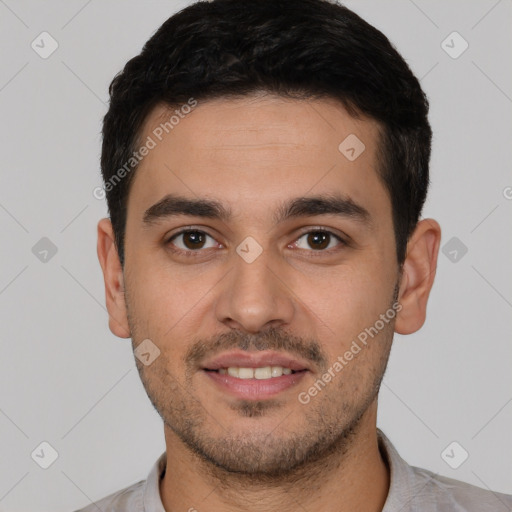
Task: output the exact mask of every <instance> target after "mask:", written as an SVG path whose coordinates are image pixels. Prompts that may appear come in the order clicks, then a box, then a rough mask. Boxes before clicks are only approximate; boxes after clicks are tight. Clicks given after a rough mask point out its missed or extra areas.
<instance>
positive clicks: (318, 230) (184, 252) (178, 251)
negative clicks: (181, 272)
mask: <svg viewBox="0 0 512 512" xmlns="http://www.w3.org/2000/svg"><path fill="white" fill-rule="evenodd" d="M190 232H197V233H201V234H203V235H206V236H209V237H210V238H212V239H214V240H215V238H214V237H213V236H211V235H210V234H208V233H207V232H206V231H203V230H201V229H196V228H193V227H188V228H186V229H182V230H181V231H179V232H177V233H174V234H173V235H172V236H170V237H169V238H168V239H167V240H166V241H165V245H166V246H168V247H169V249H170V250H171V251H172V252H174V253H176V254H180V255H182V256H186V257H192V258H195V257H199V256H202V254H201V253H202V252H204V250H202V249H197V250H183V249H179V248H175V247H173V243H172V241H173V240H174V239H176V238H177V237H179V236H180V235H184V234H186V233H190ZM310 233H325V234H328V235H330V236H332V237H334V238H335V239H336V240H337V241H338V242H339V244H338V246H336V247H335V248H331V249H319V250H314V249H310V250H307V249H299V250H300V251H304V252H305V253H309V254H308V256H307V257H310V258H316V257H318V256H322V255H325V254H331V253H332V252H336V251H337V250H340V248H342V247H347V246H349V243H348V242H347V241H346V240H344V239H343V238H342V237H341V236H339V235H337V234H336V233H333V232H332V231H329V230H327V229H325V228H314V229H309V230H308V231H304V232H303V233H301V234H300V235H299V236H298V237H297V238H296V239H295V240H294V241H293V242H292V244H295V243H296V242H297V241H298V240H300V239H301V238H302V237H303V236H305V235H308V234H310ZM292 244H289V245H292Z"/></svg>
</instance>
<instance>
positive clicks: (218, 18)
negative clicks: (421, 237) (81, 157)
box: [101, 0, 432, 265]
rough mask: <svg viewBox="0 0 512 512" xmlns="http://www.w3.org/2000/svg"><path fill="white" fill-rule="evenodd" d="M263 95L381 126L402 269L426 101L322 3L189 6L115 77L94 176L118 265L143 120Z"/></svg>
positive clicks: (240, 1) (371, 31)
mask: <svg viewBox="0 0 512 512" xmlns="http://www.w3.org/2000/svg"><path fill="white" fill-rule="evenodd" d="M261 91H262V92H267V93H271V94H276V95H279V96H282V97H287V98H297V99H318V98H333V99H335V100H338V101H339V102H341V104H343V105H344V106H345V108H346V109H347V110H348V112H349V113H350V114H351V115H353V116H354V117H360V116H361V115H362V116H366V117H369V118H371V119H374V120H376V121H378V123H379V125H380V127H381V136H380V141H379V148H380V150H379V155H378V161H379V169H378V173H379V176H380V177H381V179H382V180H383V183H384V184H385V186H386V189H387V191H388V192H389V196H390V200H391V205H392V211H393V225H394V232H395V239H396V254H397V260H398V263H399V264H400V265H401V264H402V263H403V261H404V259H405V256H406V249H407V242H408V239H409V237H410V235H411V233H412V232H413V230H414V228H415V226H416V224H417V222H418V220H419V216H420V214H421V210H422V208H423V204H424V202H425V198H426V195H427V189H428V185H429V168H428V167H429V160H430V147H431V138H432V131H431V128H430V125H429V122H428V118H427V115H428V100H427V98H426V96H425V94H424V92H423V91H422V89H421V86H420V83H419V81H418V80H417V78H416V77H415V76H414V75H413V73H412V72H411V70H410V68H409V66H408V65H407V64H406V62H405V61H404V59H403V58H402V57H401V56H400V54H399V53H398V52H397V51H396V49H395V48H394V47H393V45H392V44H391V43H390V42H389V40H388V39H387V38H386V36H384V35H383V34H382V33H381V32H380V31H379V30H377V29H376V28H374V27H373V26H371V25H370V24H369V23H367V22H366V21H364V20H363V19H362V18H360V17H359V16H358V15H357V14H355V13H354V12H352V11H351V10H349V9H347V8H346V7H344V6H342V5H340V4H338V3H336V2H334V1H329V0H213V1H210V2H207V1H200V2H197V3H194V4H191V5H190V6H188V7H186V8H184V9H183V10H181V11H180V12H178V13H176V14H175V15H173V16H171V17H170V18H169V19H168V20H167V21H166V22H165V23H164V24H163V25H162V26H161V27H160V28H159V29H158V30H157V32H156V33H155V34H154V35H153V36H152V37H151V38H150V39H149V40H148V41H147V43H146V44H145V45H144V47H143V49H142V51H141V53H140V55H138V56H136V57H134V58H132V59H131V60H130V61H128V63H127V64H126V65H125V67H124V69H123V71H122V72H121V73H119V74H118V75H117V76H116V77H115V78H114V80H113V81H112V83H111V84H110V88H109V92H110V105H109V110H108V112H107V114H106V115H105V118H104V120H103V146H102V153H101V171H102V175H103V180H104V182H105V191H106V197H107V203H108V208H109V214H110V219H111V221H112V225H113V230H114V236H115V243H116V247H117V250H118V253H119V257H120V260H121V263H122V264H124V238H125V236H124V235H125V227H126V213H127V202H128V194H129V191H130V183H131V182H132V180H133V176H134V173H135V172H136V167H137V166H136V163H135V160H134V159H133V153H134V151H136V150H137V147H138V146H139V145H140V143H141V141H140V135H141V132H142V129H143V127H144V122H145V120H146V119H147V117H148V115H149V113H150V112H151V111H152V109H153V108H154V107H155V106H156V105H158V104H162V103H164V104H168V105H169V106H179V105H184V104H187V103H190V100H191V98H193V99H194V101H206V100H209V99H216V98H238V97H243V96H247V95H249V94H251V93H255V92H261ZM340 142H341V141H340ZM130 159H132V160H130ZM129 161H130V162H132V164H131V166H132V167H133V169H131V168H127V162H129ZM121 169H125V171H124V172H120V171H121ZM129 171H131V172H129ZM121 177H122V179H120V178H121Z"/></svg>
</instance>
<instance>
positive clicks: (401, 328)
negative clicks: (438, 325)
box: [395, 219, 441, 334]
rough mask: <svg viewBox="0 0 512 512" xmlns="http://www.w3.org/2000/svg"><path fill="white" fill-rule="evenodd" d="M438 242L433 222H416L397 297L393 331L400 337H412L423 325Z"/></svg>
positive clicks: (437, 230) (439, 235) (424, 220)
mask: <svg viewBox="0 0 512 512" xmlns="http://www.w3.org/2000/svg"><path fill="white" fill-rule="evenodd" d="M440 242H441V227H440V226H439V224H438V223H437V222H436V221H435V220H433V219H423V220H421V221H420V222H418V224H417V225H416V229H415V230H414V232H413V234H412V235H411V237H410V239H409V243H408V244H407V256H406V258H405V261H404V264H403V270H402V279H401V282H400V291H399V297H398V300H399V302H400V304H401V305H402V309H401V310H400V312H399V314H398V315H397V320H396V323H395V331H396V332H397V333H399V334H412V333H413V332H416V331H417V330H419V329H420V328H421V326H422V325H423V324H424V322H425V318H426V314H427V302H428V297H429V295H430V290H431V289H432V285H433V284H434V277H435V273H436V268H437V256H438V253H439V245H440Z"/></svg>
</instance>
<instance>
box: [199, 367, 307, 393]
mask: <svg viewBox="0 0 512 512" xmlns="http://www.w3.org/2000/svg"><path fill="white" fill-rule="evenodd" d="M203 373H205V374H206V376H207V377H209V378H210V379H212V380H213V381H214V382H215V383H216V384H217V385H218V386H219V387H220V388H221V389H222V390H223V391H227V392H229V393H230V394H231V395H233V396H235V397H237V398H245V399H246V400H262V399H265V398H270V397H273V396H275V395H277V394H278V393H280V392H282V391H285V390H286V389H289V388H291V387H293V386H295V385H296V384H298V383H299V382H300V381H301V380H302V379H303V378H304V375H306V373H307V371H301V372H296V373H291V374H290V375H282V376H281V377H271V378H270V379H238V378H236V377H232V376H231V375H228V374H220V373H219V372H213V371H206V370H203Z"/></svg>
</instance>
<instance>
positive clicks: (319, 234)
mask: <svg viewBox="0 0 512 512" xmlns="http://www.w3.org/2000/svg"><path fill="white" fill-rule="evenodd" d="M340 244H341V245H345V242H344V240H342V239H341V238H340V237H339V236H337V235H335V234H334V233H331V232H330V231H326V230H323V229H315V230H314V231H308V232H307V233H304V234H303V235H301V236H300V237H299V238H298V239H297V240H296V241H295V242H294V243H293V244H292V245H293V246H294V247H297V248H298V249H305V250H310V249H313V250H314V251H325V250H327V249H332V248H333V247H336V246H338V245H340Z"/></svg>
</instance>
